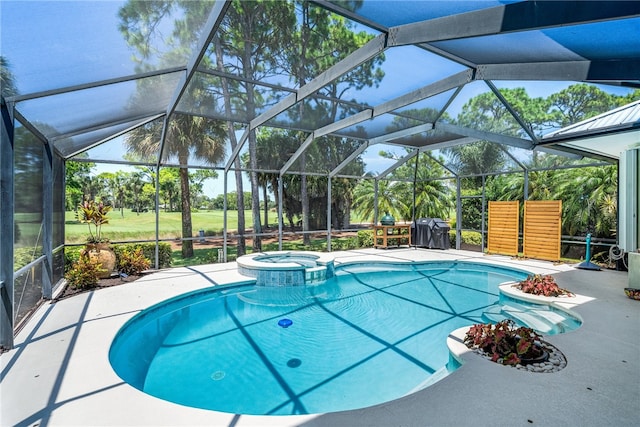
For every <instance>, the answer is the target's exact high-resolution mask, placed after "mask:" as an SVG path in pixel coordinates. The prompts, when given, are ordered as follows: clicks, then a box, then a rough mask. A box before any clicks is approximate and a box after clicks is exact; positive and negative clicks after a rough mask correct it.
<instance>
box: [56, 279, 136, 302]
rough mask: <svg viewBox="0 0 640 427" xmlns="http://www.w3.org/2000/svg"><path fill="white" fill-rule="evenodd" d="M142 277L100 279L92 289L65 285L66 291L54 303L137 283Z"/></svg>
mask: <svg viewBox="0 0 640 427" xmlns="http://www.w3.org/2000/svg"><path fill="white" fill-rule="evenodd" d="M141 277H142V275H132V276H128V277H111V278H109V279H100V280H99V281H98V284H97V285H96V286H92V287H90V288H75V287H72V286H69V284H65V285H64V289H63V290H62V292H61V293H60V294H59V295H58V296H57V297H55V298H54V299H53V300H52V302H57V301H60V300H63V299H66V298H70V297H72V296H74V295H79V294H83V293H85V292H91V291H97V290H98V289H104V288H111V287H113V286H118V285H122V284H124V283H129V282H135V281H136V280H138V279H139V278H141Z"/></svg>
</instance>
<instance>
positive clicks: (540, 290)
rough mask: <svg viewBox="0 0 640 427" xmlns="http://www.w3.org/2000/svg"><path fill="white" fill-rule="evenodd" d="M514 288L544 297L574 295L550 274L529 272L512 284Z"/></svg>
mask: <svg viewBox="0 0 640 427" xmlns="http://www.w3.org/2000/svg"><path fill="white" fill-rule="evenodd" d="M513 287H514V288H516V289H520V290H521V291H522V292H524V293H527V294H532V295H543V296H545V297H559V296H574V295H573V294H572V293H571V292H569V291H568V290H566V289H563V288H561V287H559V286H558V284H557V283H556V280H555V279H554V278H553V276H551V275H548V274H547V275H542V274H531V275H529V276H527V278H526V279H524V280H521V281H520V282H518V283H516V284H515V285H513Z"/></svg>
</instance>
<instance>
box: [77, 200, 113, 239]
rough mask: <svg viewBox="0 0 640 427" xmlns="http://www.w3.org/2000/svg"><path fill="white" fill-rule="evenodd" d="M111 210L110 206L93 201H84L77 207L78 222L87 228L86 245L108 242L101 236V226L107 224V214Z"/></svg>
mask: <svg viewBox="0 0 640 427" xmlns="http://www.w3.org/2000/svg"><path fill="white" fill-rule="evenodd" d="M110 210H111V206H108V205H106V204H104V203H103V202H96V201H95V200H85V201H84V202H82V203H80V205H78V214H77V215H78V220H79V221H80V222H82V223H84V224H87V226H88V227H89V237H87V243H103V242H108V241H109V239H106V238H105V237H103V236H102V226H103V225H104V224H108V223H109V218H108V217H107V214H108V213H109V211H110Z"/></svg>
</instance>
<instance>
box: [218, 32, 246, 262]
mask: <svg viewBox="0 0 640 427" xmlns="http://www.w3.org/2000/svg"><path fill="white" fill-rule="evenodd" d="M213 43H214V45H215V46H216V66H217V67H218V70H220V71H224V63H223V61H222V58H223V54H222V47H221V46H220V40H219V39H218V38H217V37H216V38H215V39H214V40H213ZM222 94H223V97H224V109H225V111H226V112H227V113H228V114H230V115H231V114H232V109H231V95H230V93H229V84H228V82H227V79H222ZM227 133H228V135H229V142H230V144H231V150H232V151H233V150H235V149H236V146H237V145H238V140H237V139H236V133H235V131H234V128H233V122H227ZM233 164H234V166H235V171H234V172H235V178H236V202H237V206H238V232H239V233H240V237H239V238H238V247H237V256H242V255H244V254H245V253H247V246H246V240H245V238H244V229H245V220H244V189H243V186H242V171H240V166H241V165H240V158H239V157H236V158H235V160H234V162H233Z"/></svg>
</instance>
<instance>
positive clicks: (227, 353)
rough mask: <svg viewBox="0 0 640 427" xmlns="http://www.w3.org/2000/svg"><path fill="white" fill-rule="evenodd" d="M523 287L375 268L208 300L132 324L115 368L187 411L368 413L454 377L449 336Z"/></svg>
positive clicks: (163, 308) (212, 293)
mask: <svg viewBox="0 0 640 427" xmlns="http://www.w3.org/2000/svg"><path fill="white" fill-rule="evenodd" d="M524 277H526V273H525V272H521V271H517V270H510V269H504V268H498V267H493V266H488V265H484V264H474V263H465V262H428V263H420V264H410V265H407V264H380V263H377V264H352V265H346V266H341V267H338V268H336V274H335V276H334V277H333V278H331V279H329V280H327V281H326V282H324V283H322V284H318V285H314V286H295V287H258V286H246V285H245V286H238V287H232V288H226V289H219V288H218V289H208V290H204V291H198V292H193V293H190V294H186V295H182V296H179V297H176V298H173V299H171V300H168V301H166V302H163V303H161V304H158V305H156V306H154V307H151V308H149V309H147V310H145V311H143V312H141V313H140V314H138V315H137V316H135V317H134V318H133V319H131V320H130V321H129V322H128V323H127V324H126V325H125V326H124V327H123V328H122V329H121V330H120V332H119V333H118V335H117V337H116V339H115V340H114V342H113V344H112V347H111V351H110V355H109V357H110V361H111V364H112V366H113V368H114V370H115V371H116V372H117V373H118V375H119V376H120V377H121V378H122V379H124V380H125V381H126V382H128V383H129V384H131V385H132V386H134V387H136V388H138V389H140V390H142V391H144V392H145V393H148V394H150V395H153V396H156V397H158V398H161V399H165V400H168V401H172V402H175V403H179V404H183V405H188V406H193V407H198V408H205V409H211V410H217V411H222V412H229V413H237V414H259V415H290V414H308V413H324V412H334V411H340V410H347V409H355V408H362V407H366V406H371V405H374V404H377V403H382V402H385V401H389V400H393V399H396V398H399V397H402V396H404V395H407V394H410V393H412V392H415V391H417V390H419V389H421V388H424V387H426V386H428V385H429V384H431V383H433V382H435V381H436V380H437V379H439V378H441V377H443V376H445V375H446V374H448V373H449V372H450V371H451V370H453V369H455V364H454V363H452V362H451V361H450V356H449V352H448V349H447V346H446V337H447V335H448V334H449V333H450V332H451V331H453V330H455V329H458V328H460V327H462V326H466V325H471V324H473V323H479V322H485V321H487V316H490V317H493V318H496V317H497V316H498V317H499V315H500V313H501V311H500V310H499V307H500V301H499V300H500V297H499V292H498V285H499V284H500V283H502V282H505V281H509V280H521V279H522V278H524ZM520 304H521V303H520ZM519 307H521V308H522V307H524V308H526V305H519ZM510 310H511V311H512V312H513V308H510ZM508 311H509V310H507V312H508ZM572 322H573V321H572V320H569V321H566V324H564V325H563V326H562V327H561V329H559V330H555V331H551V333H557V332H561V331H562V330H567V329H572V328H575V327H578V326H579V322H577V321H575V322H573V323H572Z"/></svg>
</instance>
